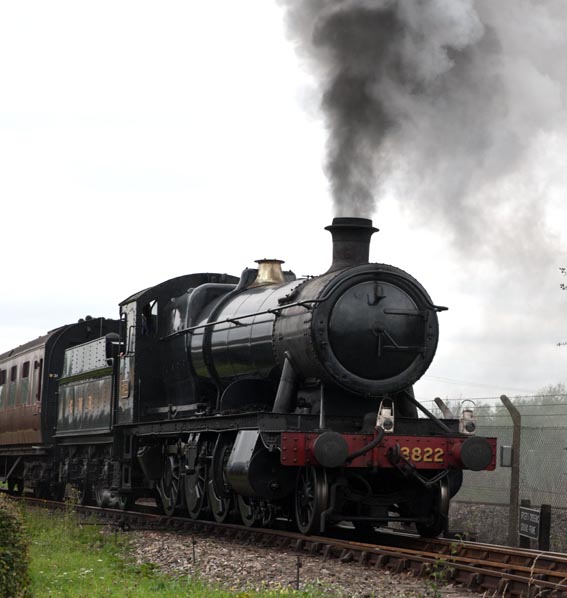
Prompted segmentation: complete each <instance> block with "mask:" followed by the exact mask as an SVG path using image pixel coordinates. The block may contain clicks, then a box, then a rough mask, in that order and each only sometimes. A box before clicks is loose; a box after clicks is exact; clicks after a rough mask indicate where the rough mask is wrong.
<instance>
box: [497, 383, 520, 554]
mask: <svg viewBox="0 0 567 598" xmlns="http://www.w3.org/2000/svg"><path fill="white" fill-rule="evenodd" d="M500 400H501V401H502V403H504V407H506V409H508V413H510V417H511V418H512V422H513V424H514V431H513V433H512V471H511V476H510V508H509V511H508V544H509V545H510V546H517V545H518V517H519V516H520V442H521V434H522V416H521V415H520V412H519V411H518V410H517V409H516V407H514V405H512V401H510V399H509V398H508V397H507V396H506V395H502V396H501V397H500Z"/></svg>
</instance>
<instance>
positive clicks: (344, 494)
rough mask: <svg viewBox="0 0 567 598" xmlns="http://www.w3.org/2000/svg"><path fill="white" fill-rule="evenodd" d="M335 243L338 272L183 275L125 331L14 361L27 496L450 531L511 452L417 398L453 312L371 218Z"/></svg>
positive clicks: (8, 375)
mask: <svg viewBox="0 0 567 598" xmlns="http://www.w3.org/2000/svg"><path fill="white" fill-rule="evenodd" d="M327 230H329V231H330V232H331V234H332V236H333V261H332V265H331V267H330V268H329V270H328V271H327V272H326V273H325V274H323V275H321V276H317V277H312V278H305V279H297V278H296V277H295V275H294V274H293V273H292V272H290V271H283V270H282V267H281V264H282V262H281V261H279V260H260V261H259V262H258V268H255V269H246V270H244V272H243V273H242V275H241V276H240V277H239V278H238V277H233V276H229V275H226V274H191V275H187V276H181V277H179V278H175V279H172V280H168V281H166V282H164V283H162V284H160V285H157V286H155V287H151V288H149V289H146V290H144V291H141V292H139V293H136V294H135V295H132V296H131V297H129V298H127V299H126V300H124V301H123V302H122V303H121V304H120V319H119V320H117V321H113V320H103V319H100V320H94V319H88V320H86V321H84V322H80V323H78V324H73V325H70V326H66V327H62V328H61V329H58V330H57V331H52V332H51V333H50V334H48V335H47V336H46V337H42V338H40V339H38V340H37V341H35V342H33V343H29V344H28V345H24V346H23V347H19V348H18V349H15V350H14V351H11V352H9V353H6V354H4V355H1V356H0V458H1V459H2V462H1V464H2V469H1V470H0V473H3V477H4V479H6V480H7V481H8V484H9V486H10V488H12V489H13V490H14V491H19V490H21V489H23V487H24V486H25V485H29V486H31V487H33V488H34V490H35V492H36V493H37V494H38V495H39V496H57V495H61V494H63V492H64V491H65V490H66V489H67V490H68V489H69V488H70V487H75V488H76V489H77V490H78V492H79V495H80V498H81V500H82V501H84V502H87V501H89V500H94V501H96V502H97V504H99V505H103V504H115V505H117V506H119V507H120V508H127V507H128V505H129V504H131V503H132V501H134V500H135V499H137V498H139V497H143V496H154V497H156V498H157V500H158V502H159V503H160V504H161V506H162V508H163V510H164V512H165V513H166V514H168V515H171V514H173V513H174V512H176V511H179V512H187V513H188V514H189V516H190V517H192V518H202V517H207V516H212V517H214V518H215V519H216V520H217V521H224V520H225V519H227V518H228V517H231V516H235V515H236V516H238V517H239V518H240V519H241V520H242V521H243V522H244V523H245V524H246V525H254V524H261V525H269V524H270V522H271V521H272V520H273V519H274V518H282V517H287V518H288V519H291V520H293V521H294V522H295V524H296V526H297V528H298V529H299V530H300V531H301V532H303V533H311V532H314V531H324V530H325V529H326V528H328V527H329V525H331V524H333V523H336V522H338V521H351V522H353V523H354V524H355V526H356V527H357V528H368V529H370V528H371V527H373V526H375V525H378V524H384V523H386V522H389V521H399V522H411V523H415V525H416V527H417V529H418V530H419V532H420V533H421V534H422V535H437V534H439V533H441V532H442V531H443V529H444V528H445V526H446V524H447V513H448V508H449V501H450V498H451V497H452V496H453V495H454V494H455V493H456V492H457V491H458V489H459V487H460V485H461V481H462V470H463V469H472V470H481V469H493V468H494V465H495V447H496V441H495V440H494V439H484V438H479V437H476V436H475V434H474V432H475V422H474V417H473V416H472V414H471V412H470V411H469V410H465V411H464V412H463V415H462V416H461V417H460V418H454V417H452V416H451V415H450V414H449V415H450V416H449V417H447V418H443V419H439V418H437V417H435V416H434V415H433V414H431V413H430V412H429V411H427V410H426V409H425V408H424V407H423V406H421V404H420V403H418V402H417V401H416V400H415V398H414V396H413V391H412V385H413V384H414V383H415V382H416V381H417V380H418V379H419V378H420V377H421V376H422V375H423V374H424V372H425V371H426V370H427V368H428V367H429V365H430V363H431V361H432V359H433V356H434V354H435V351H436V347H437V341H438V336H439V332H438V320H437V312H438V311H440V310H442V309H444V308H440V307H437V306H435V305H434V304H433V303H432V301H431V299H430V298H429V295H428V294H427V292H426V291H425V289H424V288H423V287H422V286H421V285H420V284H419V283H418V282H417V281H416V280H415V279H414V278H412V277H411V276H410V275H409V274H407V273H405V272H403V271H402V270H400V269H398V268H395V267H393V266H389V265H385V264H369V263H368V255H369V244H370V237H371V235H372V234H373V233H374V232H375V231H376V229H375V228H373V227H372V223H371V221H369V220H366V219H362V218H335V219H334V221H333V224H332V225H331V226H329V227H327ZM418 411H421V413H422V416H421V417H418ZM424 416H425V417H424ZM34 418H35V419H34ZM34 426H35V427H34Z"/></svg>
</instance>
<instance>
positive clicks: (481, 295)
mask: <svg viewBox="0 0 567 598" xmlns="http://www.w3.org/2000/svg"><path fill="white" fill-rule="evenodd" d="M523 4H528V5H529V4H530V3H529V2H524V3H523ZM534 4H537V5H538V6H542V5H543V6H544V5H545V2H535V0H534ZM551 4H554V3H553V2H551ZM562 16H563V13H558V14H557V15H556V17H557V18H561V17H562ZM284 17H285V15H284V9H283V8H282V7H281V6H280V5H278V4H277V3H276V1H275V0H248V1H247V2H234V1H229V0H224V1H223V0H221V1H218V2H214V3H212V2H206V3H200V4H197V3H188V2H167V3H155V2H144V1H139V0H138V1H136V2H133V1H132V2H127V1H122V0H113V1H112V2H104V1H100V2H97V3H86V2H76V1H73V2H60V1H57V0H53V1H52V2H39V1H38V2H33V1H27V2H7V1H2V0H0V199H1V203H0V206H1V208H0V209H1V211H0V249H1V254H0V255H1V256H2V258H1V264H2V274H1V278H0V291H1V294H0V352H3V351H5V350H9V349H11V348H13V347H15V346H17V345H19V344H22V343H24V342H26V341H28V340H31V339H32V338H35V337H37V336H39V335H41V334H43V333H45V332H46V331H47V330H49V329H52V328H54V327H57V326H59V325H62V324H65V323H69V322H73V321H76V320H77V319H78V318H80V317H84V316H85V315H87V314H89V315H92V316H105V317H116V316H117V314H118V309H117V304H118V302H119V301H121V300H122V299H124V298H125V297H127V296H128V295H130V294H132V293H133V292H135V291H138V290H140V289H142V288H145V287H148V286H151V285H153V284H156V283H159V282H161V281H163V280H166V279H168V278H172V277H174V276H178V275H181V274H186V273H190V272H202V271H209V272H215V271H216V272H228V273H231V274H236V275H238V274H239V273H240V272H241V270H242V269H244V268H245V267H250V266H253V264H254V260H256V259H259V258H264V257H274V258H279V259H283V260H285V261H286V264H285V267H286V268H290V269H292V270H293V271H294V272H295V273H296V274H298V275H304V274H318V273H321V272H323V271H325V270H326V269H327V268H328V266H329V264H330V260H331V240H330V235H329V233H328V232H326V231H325V230H324V227H325V226H326V225H328V224H330V221H331V219H332V217H333V203H332V200H331V196H330V190H329V183H328V181H327V179H326V177H325V174H324V168H323V165H324V160H325V159H324V155H325V142H326V138H327V133H326V129H325V123H324V121H323V119H322V116H321V112H320V110H319V104H320V96H319V92H318V89H317V85H316V82H315V81H314V79H313V77H312V74H311V71H310V69H309V67H308V66H307V65H306V64H304V63H303V62H302V59H301V58H300V54H298V53H297V52H296V51H295V48H294V46H295V41H294V40H293V38H292V39H290V36H289V34H288V32H287V30H286V26H285V19H284ZM558 27H559V30H560V32H562V33H563V37H564V38H567V31H566V23H565V22H561V21H559V23H558ZM536 33H537V32H536ZM540 33H541V39H540V38H538V36H537V34H534V33H533V31H532V36H533V39H532V40H531V42H530V43H532V44H537V43H539V41H541V43H542V44H544V43H548V44H549V35H548V32H546V31H541V32H540ZM546 36H547V37H546ZM546 40H547V41H546ZM564 56H565V55H564V54H563V55H561V56H560V59H561V60H562V61H564ZM564 68H565V67H564V64H563V69H564ZM546 77H547V78H548V79H549V81H550V86H551V87H552V89H555V87H553V85H555V82H554V79H553V73H551V74H550V73H547V74H546ZM535 81H537V79H535ZM534 87H537V84H536V83H534ZM528 91H529V92H530V93H532V94H533V95H534V96H538V94H540V91H541V93H547V91H548V90H547V91H546V90H539V89H538V88H534V89H530V90H528ZM555 91H556V92H557V98H558V99H557V106H558V108H557V110H558V114H564V113H562V112H561V110H564V109H565V93H564V92H565V90H564V88H561V87H559V88H557V89H555ZM546 109H547V107H546V106H545V105H543V104H542V110H546ZM471 126H474V123H471ZM540 133H541V134H538V137H537V138H536V139H534V141H533V144H531V145H530V149H529V152H528V154H527V158H526V160H523V161H522V162H521V163H519V164H518V165H517V168H516V169H515V170H514V171H513V172H511V173H510V174H509V176H508V177H507V178H506V180H505V181H503V182H501V186H500V187H499V192H500V193H506V194H509V195H510V197H514V198H518V199H517V203H513V202H512V203H508V204H503V205H502V206H499V207H498V211H499V214H498V221H497V222H498V225H497V226H494V227H492V229H490V230H488V229H487V230H485V231H484V233H485V234H486V236H487V237H490V238H492V239H497V240H498V242H495V243H492V244H490V243H489V244H487V245H486V247H487V249H485V250H484V251H483V252H482V254H481V255H479V252H477V251H474V247H473V245H474V239H467V243H466V245H465V247H463V244H462V243H461V244H460V245H459V243H455V238H454V236H455V235H454V232H452V231H450V230H448V229H447V228H446V226H445V223H442V224H441V223H440V222H439V221H436V220H437V219H436V218H435V217H434V215H433V216H432V217H431V218H428V217H427V216H426V215H424V213H423V211H420V212H419V213H416V212H415V211H414V210H412V208H411V206H412V204H407V203H405V202H404V201H403V200H404V198H403V197H400V196H399V194H397V193H396V192H395V190H392V191H391V192H389V193H386V194H385V195H384V196H383V197H382V199H381V200H380V201H379V202H378V204H377V206H376V208H375V212H374V214H373V220H374V224H375V225H376V226H377V227H378V228H380V232H379V233H377V234H376V235H375V236H374V238H373V242H372V247H371V260H372V261H378V262H385V263H390V264H393V265H396V266H398V267H401V268H402V269H404V270H406V271H408V272H410V273H411V274H413V275H414V276H415V277H416V278H418V280H420V282H421V283H422V284H423V285H424V286H425V287H426V289H428V291H429V292H430V294H431V296H432V299H433V301H434V302H435V303H437V304H439V305H446V306H448V307H449V311H448V312H444V313H442V314H440V316H439V317H440V324H441V338H440V344H439V349H438V353H437V357H436V358H435V360H434V362H433V365H432V366H431V368H430V369H429V371H428V373H427V374H426V375H425V377H424V378H423V379H422V380H421V381H420V382H419V383H418V384H417V386H416V390H417V395H418V397H419V398H421V399H431V398H433V397H435V396H442V397H449V398H459V397H463V398H468V397H485V396H495V395H496V396H497V395H500V394H501V393H507V394H509V395H518V394H531V393H533V392H535V391H537V390H538V389H540V388H541V387H543V386H546V385H548V384H556V383H558V382H567V376H566V365H567V346H566V347H558V346H556V344H557V343H558V342H560V341H567V319H566V317H565V316H566V312H567V292H562V291H561V290H560V288H559V285H560V283H561V282H567V280H565V279H562V277H561V275H560V272H559V267H560V266H566V265H567V230H566V229H567V226H566V223H567V206H566V201H565V200H566V197H567V194H566V192H567V180H566V174H565V170H566V169H565V156H566V155H567V134H566V122H565V120H558V121H557V126H556V127H555V126H549V125H546V128H545V130H543V132H540ZM414 178H415V177H414ZM415 180H417V179H415ZM426 192H427V193H434V189H432V185H431V183H429V184H428V186H427V191H426ZM414 193H415V194H418V193H419V187H418V186H417V183H416V188H415V189H414ZM476 201H482V200H481V199H477V200H476ZM486 201H487V202H490V201H491V200H490V198H487V200H486ZM534 204H535V205H537V206H539V208H538V219H533V216H532V214H533V211H530V210H527V212H529V214H530V219H529V220H528V221H526V222H523V228H522V229H521V230H518V229H517V228H516V226H517V225H516V222H517V220H516V219H515V218H514V217H513V216H514V214H516V213H517V212H518V211H522V210H525V207H526V206H527V205H534ZM507 211H508V212H509V213H510V218H509V220H507V218H506V214H507V213H508V212H507ZM507 222H509V223H510V224H509V226H508V225H507V224H506V223H507ZM479 234H483V233H482V232H481V233H479ZM481 242H483V241H482V240H480V239H479V243H481ZM483 246H484V245H483ZM534 247H540V248H541V247H545V251H543V252H542V253H541V255H538V256H537V259H536V258H535V257H534V249H533V248H534ZM469 250H470V251H469Z"/></svg>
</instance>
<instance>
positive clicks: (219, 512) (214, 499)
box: [207, 480, 231, 523]
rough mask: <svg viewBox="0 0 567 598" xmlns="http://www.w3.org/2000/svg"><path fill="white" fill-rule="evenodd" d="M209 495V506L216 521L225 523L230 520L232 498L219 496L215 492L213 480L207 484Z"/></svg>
mask: <svg viewBox="0 0 567 598" xmlns="http://www.w3.org/2000/svg"><path fill="white" fill-rule="evenodd" d="M207 495H208V498H209V505H210V507H211V511H212V513H213V517H214V518H215V521H218V522H219V523H223V522H224V521H226V519H227V518H228V515H229V513H230V506H231V505H230V503H231V498H230V497H226V496H219V495H218V494H217V491H216V490H215V485H214V483H213V480H209V481H208V483H207Z"/></svg>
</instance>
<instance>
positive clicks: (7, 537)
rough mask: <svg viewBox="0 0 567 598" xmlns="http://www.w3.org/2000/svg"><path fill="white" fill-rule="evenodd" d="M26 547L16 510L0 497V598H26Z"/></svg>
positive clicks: (20, 518) (23, 530)
mask: <svg viewBox="0 0 567 598" xmlns="http://www.w3.org/2000/svg"><path fill="white" fill-rule="evenodd" d="M29 584H30V580H29V576H28V546H27V542H26V537H25V528H24V525H23V522H22V517H21V515H20V513H19V511H18V509H17V508H16V507H15V506H14V505H13V504H12V503H10V502H9V501H7V500H5V499H4V498H3V497H0V598H27V597H28V596H30V592H29Z"/></svg>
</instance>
